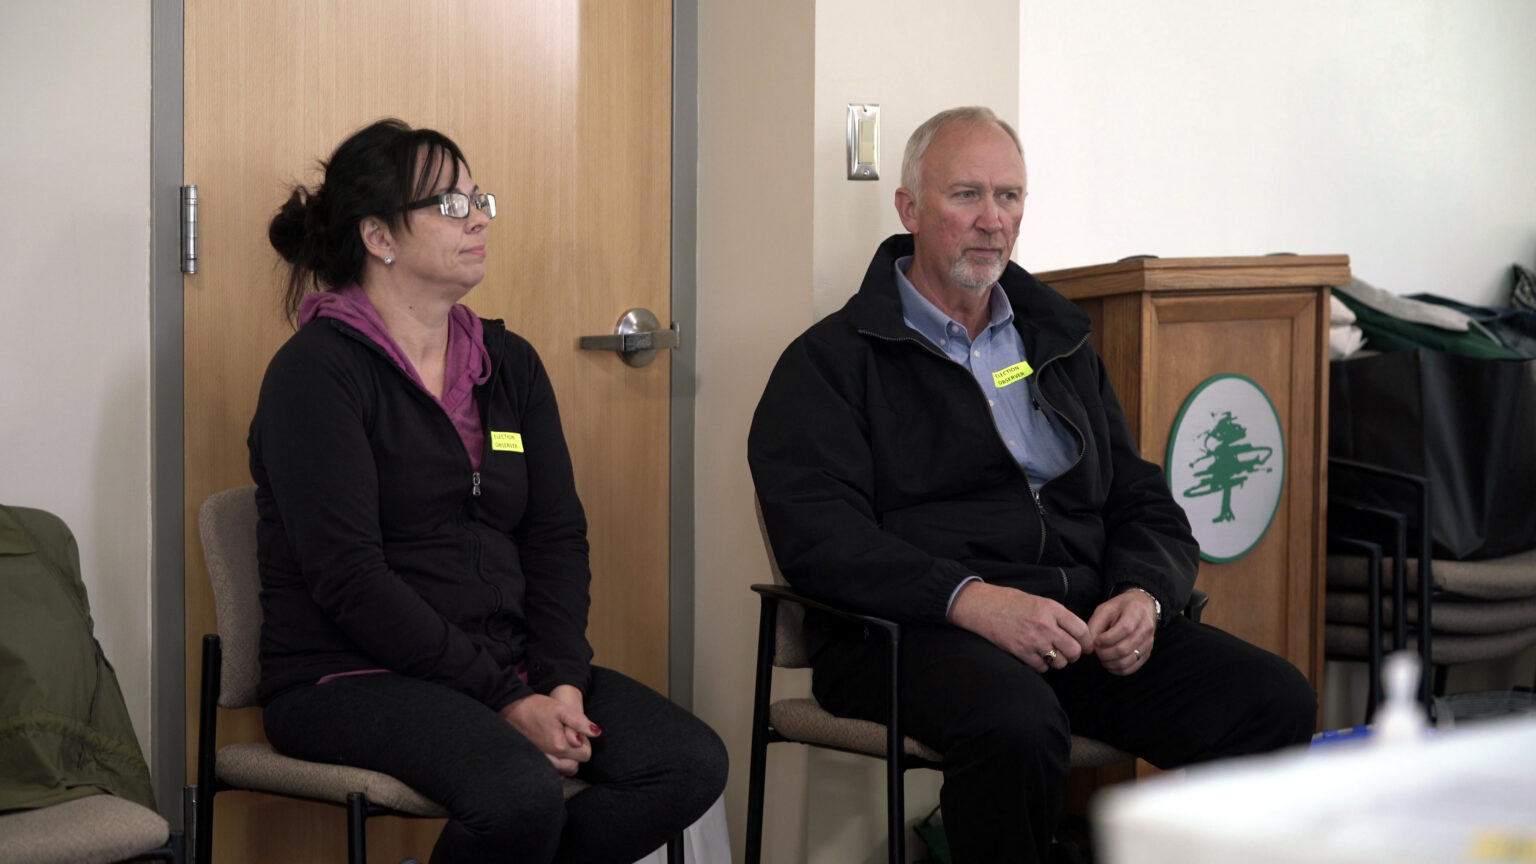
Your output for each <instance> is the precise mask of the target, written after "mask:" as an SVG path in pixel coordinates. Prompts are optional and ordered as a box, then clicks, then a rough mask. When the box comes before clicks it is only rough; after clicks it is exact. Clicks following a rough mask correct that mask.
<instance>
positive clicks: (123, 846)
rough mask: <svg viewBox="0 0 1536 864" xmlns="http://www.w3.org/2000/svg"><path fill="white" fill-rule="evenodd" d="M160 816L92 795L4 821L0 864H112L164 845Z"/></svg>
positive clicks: (0, 821) (1, 818) (1, 821)
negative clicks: (7, 863)
mask: <svg viewBox="0 0 1536 864" xmlns="http://www.w3.org/2000/svg"><path fill="white" fill-rule="evenodd" d="M170 834H171V826H170V825H168V824H167V823H166V821H165V820H164V819H162V818H160V814H158V813H156V812H155V811H153V810H150V809H149V808H147V807H143V806H140V805H138V804H135V803H133V802H132V801H128V800H126V799H123V798H119V797H117V796H116V795H107V794H101V795H91V796H89V797H87V798H76V799H75V800H73V801H66V802H64V803H63V804H55V805H54V806H52V807H43V808H40V809H37V810H19V811H16V812H12V813H7V814H6V815H4V816H0V860H4V861H6V862H9V864H109V862H113V861H123V860H126V859H129V858H133V857H134V856H136V855H141V854H143V853H145V852H148V851H150V850H151V849H154V848H156V847H158V846H162V845H164V843H165V842H166V839H167V838H168V837H169V836H170Z"/></svg>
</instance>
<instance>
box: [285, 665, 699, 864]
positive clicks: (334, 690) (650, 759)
mask: <svg viewBox="0 0 1536 864" xmlns="http://www.w3.org/2000/svg"><path fill="white" fill-rule="evenodd" d="M585 709H586V714H587V716H588V717H590V718H592V722H594V723H596V724H597V725H598V727H599V728H600V729H602V730H603V734H602V735H600V736H598V737H596V738H593V739H592V759H591V761H589V762H586V763H584V764H583V765H582V766H581V769H580V771H579V772H578V775H577V776H579V777H580V778H581V779H583V780H585V781H587V782H588V783H591V784H592V787H591V788H589V789H586V790H584V791H582V792H581V793H580V794H578V795H576V796H575V797H573V798H571V800H569V801H564V800H563V799H562V791H561V788H562V779H561V777H560V775H559V774H558V773H557V772H556V771H555V769H554V766H553V765H551V764H550V762H549V760H548V759H547V758H546V757H545V756H544V754H543V752H541V751H540V750H539V748H538V747H536V746H534V745H533V743H532V742H530V741H529V740H528V739H527V738H524V737H523V736H522V734H521V733H519V732H518V731H517V730H516V729H515V728H513V727H512V725H511V724H510V723H508V722H507V721H506V720H503V719H502V718H501V715H500V714H498V713H497V712H495V711H493V710H491V709H490V708H487V707H486V706H485V705H482V704H481V703H479V702H477V701H475V700H474V699H472V698H470V697H469V696H466V695H464V694H462V693H459V692H458V691H456V690H453V689H451V688H448V687H444V686H442V685H439V684H433V683H430V682H427V681H422V680H420V679H416V678H409V677H405V676H401V675H394V674H390V673H378V674H371V675H354V676H349V677H345V678H338V679H335V680H333V681H331V682H330V683H328V684H322V685H307V686H304V687H299V688H297V689H294V690H291V691H289V692H287V693H284V694H282V695H280V696H278V697H277V698H276V699H274V700H273V701H272V702H271V703H270V704H268V705H267V707H266V708H265V709H264V710H263V712H262V715H263V718H264V724H265V727H266V732H267V737H268V739H269V740H270V741H271V742H272V746H274V747H276V748H277V749H278V751H280V752H282V753H287V754H289V755H290V756H294V757H297V758H300V759H308V760H312V761H320V762H333V763H340V764H344V765H355V766H357V767H360V768H368V769H371V770H374V771H381V772H383V773H386V774H389V775H391V776H393V777H395V778H397V779H399V780H400V781H402V782H404V783H405V784H406V785H408V786H411V787H412V788H414V789H416V790H417V791H418V792H421V793H422V794H423V795H426V796H427V797H428V798H431V799H432V800H434V801H436V802H438V803H439V804H442V805H443V807H444V808H446V809H447V810H448V812H449V813H451V814H452V818H451V819H450V820H449V822H448V824H447V826H446V827H444V828H443V833H442V834H441V835H440V836H439V837H438V841H437V845H436V847H435V848H434V849H433V851H432V862H433V864H450V862H455V864H456V862H519V864H521V862H555V861H558V862H562V864H563V862H609V864H632V862H634V861H636V860H638V859H640V858H643V857H644V856H646V855H648V854H650V853H651V852H654V851H655V850H656V849H657V848H659V847H661V846H662V845H663V844H664V843H666V840H667V838H668V837H671V836H672V835H674V834H676V833H677V832H679V831H681V830H682V829H684V828H686V827H687V826H689V825H691V824H693V822H695V821H696V820H697V819H698V818H699V817H700V816H702V815H703V814H704V811H705V810H707V809H709V806H710V805H711V804H713V803H714V801H715V799H716V798H718V797H719V796H720V792H721V790H722V789H724V788H725V775H726V753H725V747H724V745H723V744H721V743H720V739H719V737H718V736H716V735H715V733H714V731H713V730H711V729H710V728H709V727H708V726H706V725H705V724H704V723H703V722H702V721H700V720H699V719H698V718H696V717H694V716H693V715H692V714H689V713H688V712H687V711H684V710H683V709H682V708H679V707H678V706H677V705H676V704H674V703H672V702H671V701H669V700H667V699H666V698H665V697H663V696H661V695H660V694H658V693H656V692H655V691H653V690H650V689H649V688H647V687H645V686H644V685H642V684H640V683H639V682H636V681H634V680H631V679H629V678H627V677H625V676H624V675H621V674H619V673H618V672H614V671H612V670H610V669H603V668H601V667H593V669H592V686H591V688H590V689H589V690H588V692H587V694H586V700H585Z"/></svg>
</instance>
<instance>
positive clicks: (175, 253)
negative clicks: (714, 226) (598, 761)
mask: <svg viewBox="0 0 1536 864" xmlns="http://www.w3.org/2000/svg"><path fill="white" fill-rule="evenodd" d="M183 3H184V0H152V5H151V8H150V31H151V32H150V510H151V515H152V520H153V531H152V535H151V540H150V561H151V565H150V568H151V574H150V580H151V586H150V610H151V611H150V667H151V668H150V682H151V696H150V741H151V745H150V746H151V750H152V757H151V758H152V763H153V764H152V765H151V766H150V767H151V772H152V774H153V777H154V785H155V798H156V800H157V801H158V803H159V809H160V813H161V815H162V816H164V817H165V818H166V820H167V821H169V822H170V823H171V825H172V827H173V828H179V827H181V826H182V824H183V814H182V806H181V790H182V788H183V786H185V781H184V779H183V778H185V777H186V771H187V765H186V743H185V742H186V736H187V734H189V730H187V729H186V728H185V727H186V719H185V718H186V707H185V706H186V683H185V679H186V675H185V668H186V646H185V643H184V639H185V636H184V631H185V626H186V622H185V618H186V611H185V604H184V596H185V595H184V593H183V591H184V590H185V584H184V581H185V575H186V560H185V553H184V551H183V550H184V549H185V548H186V547H185V542H186V537H185V528H184V526H185V525H186V512H185V508H184V506H183V503H182V499H183V497H184V495H185V488H186V484H185V472H184V470H183V460H184V458H185V441H184V435H183V426H182V424H183V423H184V421H185V405H184V404H183V398H182V392H183V391H182V386H183V383H182V382H183V377H184V374H185V371H186V369H185V360H184V354H183V344H182V333H183V323H184V322H183V310H182V302H183V297H182V274H181V261H180V256H181V228H180V188H181V184H182V182H183V165H184V154H183V141H184V140H185V138H184V135H185V110H184V104H183V94H184V92H185V75H184V66H183V62H182V48H183V45H184V34H183V31H182V21H183V15H184V6H183ZM698 57H699V45H698V0H673V2H672V190H671V194H672V226H671V228H672V230H671V234H672V252H671V259H672V260H671V268H672V272H671V282H672V297H671V302H672V320H673V322H675V323H676V324H677V326H678V328H679V329H680V330H681V332H682V334H683V338H682V339H681V340H679V341H680V343H681V344H680V345H679V346H678V347H677V349H675V350H674V352H673V355H672V364H671V382H670V391H671V398H670V406H669V410H668V415H669V421H670V425H671V435H670V446H669V461H670V466H669V475H670V485H671V490H672V491H671V495H670V504H669V508H670V513H669V517H670V525H669V537H668V560H669V561H670V567H669V570H670V572H669V573H668V595H669V604H670V610H669V626H668V630H669V632H668V645H669V649H668V654H669V656H668V659H667V664H668V679H669V680H668V686H669V689H670V696H671V698H672V700H673V701H674V702H677V703H678V704H679V705H681V706H683V707H684V708H687V709H690V710H691V709H692V707H693V631H694V608H693V606H694V556H695V552H694V532H693V528H694V487H693V483H694V472H693V461H694V401H695V400H694V393H695V387H694V381H695V375H694V371H695V368H696V366H695V362H696V361H695V350H694V345H695V343H696V342H697V341H698V340H697V337H696V333H695V328H696V326H697V323H698V315H697V297H698V292H697V284H696V275H695V268H696V251H697V250H696V242H697V241H696V235H697V232H696V227H697V220H696V212H697V204H696V202H697V198H698V195H697V192H698V179H697V177H698V137H699V136H698V131H699V129H698V126H699V123H698ZM191 179H195V178H191Z"/></svg>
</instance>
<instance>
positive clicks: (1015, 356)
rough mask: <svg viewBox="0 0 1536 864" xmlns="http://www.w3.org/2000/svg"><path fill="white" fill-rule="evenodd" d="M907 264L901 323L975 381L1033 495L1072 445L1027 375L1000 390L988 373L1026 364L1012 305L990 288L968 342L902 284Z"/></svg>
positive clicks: (900, 271)
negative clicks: (982, 320) (983, 314)
mask: <svg viewBox="0 0 1536 864" xmlns="http://www.w3.org/2000/svg"><path fill="white" fill-rule="evenodd" d="M911 264H912V256H910V255H908V256H906V257H904V258H898V259H897V260H896V290H897V291H898V292H899V293H900V294H901V315H902V319H903V320H904V321H905V322H906V325H907V326H908V327H910V328H912V329H913V330H915V331H917V332H918V333H919V334H921V335H922V336H923V337H924V338H926V339H927V340H928V341H929V342H932V343H933V344H934V345H936V346H937V347H938V348H939V350H941V351H943V352H944V355H945V356H946V357H948V358H949V359H950V360H953V361H954V362H955V363H958V364H959V365H961V366H963V367H965V369H966V371H967V372H970V373H971V377H972V378H975V379H976V383H977V385H978V386H980V387H981V393H982V395H983V396H984V397H986V400H987V405H988V406H989V407H990V408H991V409H992V422H993V423H994V424H995V425H996V426H997V434H998V436H999V437H1000V438H1002V441H1003V444H1004V445H1005V446H1007V448H1008V452H1009V453H1010V454H1011V455H1012V456H1013V460H1014V461H1015V462H1017V463H1018V464H1019V467H1020V468H1021V469H1023V471H1024V476H1025V477H1026V478H1027V480H1028V482H1029V485H1030V491H1031V492H1038V491H1039V489H1040V487H1041V486H1043V485H1044V484H1045V483H1046V481H1048V480H1050V479H1051V478H1052V477H1055V476H1056V475H1058V474H1060V473H1061V472H1063V471H1065V470H1067V468H1069V467H1071V465H1072V463H1073V462H1074V461H1076V460H1077V441H1076V439H1074V438H1073V437H1072V433H1071V432H1069V431H1068V430H1067V428H1066V421H1064V420H1062V419H1061V418H1060V417H1058V418H1056V419H1054V420H1052V419H1051V417H1050V415H1049V414H1048V413H1047V412H1049V411H1050V409H1049V408H1047V407H1046V406H1045V404H1044V403H1043V402H1041V401H1040V396H1039V388H1038V387H1037V386H1036V383H1035V376H1034V373H1033V372H1031V373H1030V374H1029V375H1028V376H1026V377H1023V378H1018V377H1017V376H1016V375H1014V376H1009V377H1010V378H1014V379H1015V380H1011V381H1008V383H1005V384H1004V385H1003V386H1001V387H999V386H998V383H997V379H996V378H994V377H993V374H992V373H994V372H1001V371H1003V370H1005V369H1009V368H1011V367H1014V366H1016V365H1017V364H1019V363H1025V362H1027V361H1028V358H1027V357H1025V356H1024V338H1023V337H1022V336H1020V335H1019V331H1018V330H1016V329H1014V327H1013V304H1011V303H1009V302H1008V295H1007V294H1004V293H1003V289H1002V287H1001V286H999V285H997V284H996V283H993V285H992V293H991V295H990V297H989V299H988V305H989V307H990V308H989V312H990V321H989V323H988V324H987V327H986V329H985V330H983V331H982V332H981V334H980V335H978V336H977V337H976V338H975V340H972V339H971V337H970V333H969V332H967V331H966V329H965V326H964V325H962V324H960V323H959V322H958V321H956V320H955V319H953V318H951V317H949V316H948V315H946V314H944V313H943V312H942V311H940V310H939V307H937V306H935V305H933V303H931V302H930V301H929V300H928V298H927V297H924V296H923V295H922V294H920V293H918V290H917V288H916V287H915V286H914V285H913V284H912V281H911V280H910V279H908V278H907V268H908V267H909V266H911ZM1005 380H1006V379H1005ZM979 581H981V577H980V576H970V577H968V578H966V579H964V580H962V581H961V582H960V584H959V585H956V586H955V590H954V591H952V592H951V593H950V595H949V604H948V605H947V606H946V607H945V613H946V614H948V611H949V608H950V607H952V606H954V605H955V598H956V597H958V596H959V595H960V589H961V588H964V587H965V586H966V585H968V584H970V583H971V582H979Z"/></svg>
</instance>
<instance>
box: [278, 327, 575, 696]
mask: <svg viewBox="0 0 1536 864" xmlns="http://www.w3.org/2000/svg"><path fill="white" fill-rule="evenodd" d="M484 323H485V344H486V349H487V350H488V352H489V353H490V356H491V363H492V372H491V376H490V378H489V380H487V382H486V383H485V384H483V385H481V386H479V387H477V388H475V398H476V399H477V400H478V402H479V407H480V417H481V420H482V424H483V427H484V432H485V435H486V444H485V455H484V457H483V459H482V462H481V466H480V470H479V471H478V472H476V471H474V469H473V468H472V467H471V464H470V461H469V455H468V453H467V452H466V451H465V449H464V445H463V443H462V441H460V439H459V436H458V432H457V431H456V430H455V429H454V426H453V423H452V421H451V420H449V418H448V415H447V413H446V412H445V411H443V409H442V408H441V407H440V406H439V405H438V404H437V403H436V402H435V401H434V400H433V399H432V397H431V396H429V395H428V394H427V393H426V392H425V391H424V390H422V389H421V387H419V386H418V385H416V384H415V383H414V382H413V381H411V379H410V378H408V377H407V376H406V374H405V373H404V372H403V371H402V370H401V369H400V367H398V366H397V365H395V363H394V362H393V361H392V360H390V359H389V357H388V356H386V355H385V353H384V352H383V350H382V349H380V348H379V347H378V346H377V345H375V344H374V343H373V342H372V341H371V340H369V339H368V338H367V337H365V336H363V335H362V334H360V333H358V332H357V331H356V330H354V329H353V328H351V327H349V326H347V325H346V324H343V323H341V322H339V321H335V320H333V319H330V318H318V319H315V320H314V321H312V322H310V323H309V324H308V325H306V326H305V327H304V328H303V329H302V330H300V331H299V332H298V333H296V334H294V335H293V337H292V338H291V339H289V340H288V342H287V344H285V345H284V346H283V347H282V348H281V349H280V350H279V351H278V352H277V354H276V356H274V357H273V358H272V363H271V365H270V366H268V367H267V374H266V378H265V379H264V380H263V382H262V386H261V396H260V401H259V402H258V404H257V408H256V417H255V419H254V420H252V421H251V433H250V439H249V444H250V449H251V475H252V476H253V477H254V478H255V480H256V486H257V491H256V506H257V510H258V512H259V515H260V520H259V523H258V526H257V544H258V556H259V559H260V565H261V583H262V592H261V606H262V615H263V624H262V633H261V687H260V695H261V699H262V701H263V702H264V703H265V702H267V701H269V700H270V699H271V698H272V697H273V696H274V695H276V694H277V693H279V692H281V691H283V690H284V689H286V688H288V687H291V686H294V685H296V684H300V683H304V682H312V681H315V680H316V679H318V678H320V677H322V676H324V675H328V674H332V673H336V672H347V671H354V670H359V669H370V668H386V669H391V670H393V671H395V672H399V673H401V674H404V675H411V676H414V677H417V678H423V679H426V680H429V681H435V682H439V683H442V684H445V685H448V686H450V687H453V688H454V689H457V690H459V691H462V692H464V693H466V694H468V695H470V696H472V697H474V698H476V699H478V700H480V701H481V702H483V703H485V704H486V705H488V706H490V707H492V708H497V709H499V708H501V707H502V706H504V705H506V704H508V703H510V702H512V701H515V700H517V699H519V698H522V697H523V696H527V695H529V694H531V693H533V692H540V693H548V692H549V691H550V690H551V689H553V688H554V687H555V686H556V685H558V684H574V685H576V686H578V687H581V688H582V689H583V690H585V688H586V686H587V683H588V680H589V678H590V668H589V665H588V664H589V663H590V661H591V658H592V649H591V648H590V647H589V645H588V644H587V640H586V625H587V607H588V600H589V598H588V584H589V582H590V572H589V570H588V565H587V538H586V517H585V515H584V513H583V511H582V507H581V502H580V501H579V500H578V499H577V497H576V488H575V483H574V481H573V479H572V475H571V460H570V455H569V453H568V452H567V450H566V446H565V437H564V435H563V433H562V432H561V428H560V415H559V411H558V409H557V408H556V405H555V396H554V391H553V390H552V389H551V388H550V384H549V378H548V377H547V376H546V374H545V372H544V367H543V365H542V364H541V363H540V362H539V358H538V355H537V354H536V353H535V352H534V350H533V346H531V345H529V344H528V343H527V342H526V341H525V340H523V339H522V338H521V337H519V336H517V335H515V334H513V333H510V332H508V331H507V330H506V328H505V327H504V326H503V325H502V323H501V322H500V321H486V322H484ZM492 432H516V433H519V434H521V436H522V447H523V452H513V451H510V450H495V449H493V448H492V445H491V441H490V437H491V433H492ZM519 663H525V668H526V671H527V673H528V675H529V680H528V683H527V684H524V683H523V682H522V680H520V678H519V677H518V674H517V666H518V664H519Z"/></svg>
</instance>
